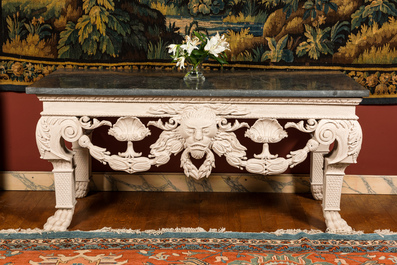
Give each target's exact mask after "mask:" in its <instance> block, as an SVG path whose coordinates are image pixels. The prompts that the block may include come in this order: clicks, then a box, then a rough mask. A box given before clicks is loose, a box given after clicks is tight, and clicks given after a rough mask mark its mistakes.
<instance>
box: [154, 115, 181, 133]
mask: <svg viewBox="0 0 397 265" xmlns="http://www.w3.org/2000/svg"><path fill="white" fill-rule="evenodd" d="M147 125H148V126H150V125H152V126H155V127H157V128H160V129H162V130H164V131H171V130H174V129H175V128H176V127H178V122H176V121H175V119H173V118H170V119H169V121H168V122H166V123H165V124H164V123H163V121H162V120H161V119H158V120H157V121H149V122H148V124H147Z"/></svg>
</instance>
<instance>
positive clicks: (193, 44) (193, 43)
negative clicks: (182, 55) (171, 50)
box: [181, 36, 200, 56]
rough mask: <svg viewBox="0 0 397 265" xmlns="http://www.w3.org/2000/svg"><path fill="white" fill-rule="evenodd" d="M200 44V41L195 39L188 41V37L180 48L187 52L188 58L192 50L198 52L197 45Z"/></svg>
mask: <svg viewBox="0 0 397 265" xmlns="http://www.w3.org/2000/svg"><path fill="white" fill-rule="evenodd" d="M199 44H200V40H199V38H197V37H194V38H193V39H190V37H189V36H186V43H185V44H182V45H181V48H182V49H183V50H184V51H186V52H187V54H188V56H190V54H191V53H192V51H193V50H198V49H199V48H198V45H199Z"/></svg>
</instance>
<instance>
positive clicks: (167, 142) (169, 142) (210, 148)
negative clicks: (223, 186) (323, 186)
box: [36, 105, 362, 179]
mask: <svg viewBox="0 0 397 265" xmlns="http://www.w3.org/2000/svg"><path fill="white" fill-rule="evenodd" d="M158 111H160V112H164V111H171V112H173V114H174V115H172V117H171V118H169V119H168V121H166V122H164V121H163V120H161V119H159V120H157V121H150V122H149V123H148V125H147V126H154V127H157V128H159V129H161V130H162V133H161V134H160V136H159V138H158V139H157V141H156V142H155V143H154V144H152V145H151V146H150V154H149V156H148V157H144V156H142V153H139V152H136V151H135V150H134V145H133V143H134V142H135V141H141V140H143V139H144V138H145V137H147V136H148V135H150V134H151V132H150V130H149V128H148V127H146V126H145V125H144V124H143V123H142V122H141V121H140V120H139V119H138V118H136V117H121V118H119V119H118V120H117V122H116V123H115V124H112V123H111V122H109V121H106V120H103V121H99V120H97V119H95V118H94V119H91V118H89V117H81V118H80V119H79V120H78V119H77V118H61V117H43V118H42V119H41V120H40V122H39V126H38V128H37V132H36V134H37V136H38V137H37V141H38V146H39V149H40V152H41V154H42V157H44V156H46V157H47V159H49V156H51V157H54V158H53V159H65V160H68V161H70V160H71V157H72V154H71V153H70V152H68V150H67V149H66V148H60V147H59V141H60V139H61V138H63V139H65V140H67V141H72V142H74V141H78V142H79V145H80V146H81V147H85V148H88V149H89V152H90V155H91V156H92V157H94V158H95V159H97V160H98V161H100V162H102V163H104V164H109V166H110V167H111V168H113V169H114V170H118V171H125V172H128V173H135V172H142V171H147V170H149V169H150V168H151V167H152V166H161V165H164V164H166V163H168V162H169V160H170V157H171V156H172V155H176V154H178V153H181V152H182V154H181V167H182V168H183V170H184V172H185V174H186V176H188V177H193V178H195V179H201V178H206V177H208V176H209V175H210V174H211V172H212V169H213V168H214V167H215V155H214V154H216V155H218V156H225V158H226V161H227V162H228V163H229V164H230V165H232V166H234V167H236V168H239V169H246V170H247V171H248V172H251V173H255V174H263V175H270V174H281V173H283V172H284V171H285V170H286V169H287V168H288V167H294V166H296V165H298V164H299V163H301V162H303V161H304V160H305V159H306V158H307V155H308V153H309V152H311V151H315V150H316V149H317V148H318V146H319V145H320V144H321V145H329V144H331V143H332V142H334V141H336V142H339V143H341V144H337V145H336V148H335V150H334V151H333V152H332V153H331V155H330V157H329V158H328V163H331V164H332V163H338V162H340V161H347V160H349V161H350V162H355V160H356V158H357V155H358V153H359V151H360V147H361V141H362V133H361V128H360V126H359V124H358V122H357V121H351V120H319V121H317V120H314V119H310V120H307V121H300V122H298V123H292V122H289V123H287V124H286V125H285V126H284V128H283V127H282V126H281V125H280V124H279V122H278V121H277V120H276V119H268V118H264V119H259V120H257V121H256V122H255V123H254V124H253V125H252V127H250V128H249V125H248V124H247V123H240V122H239V121H237V120H235V121H234V123H231V122H230V121H228V120H227V119H225V118H224V116H223V115H221V114H224V113H225V112H228V113H232V112H233V109H231V108H230V107H229V108H226V107H222V106H213V107H211V108H209V107H208V106H195V105H189V106H184V107H183V108H182V107H181V108H172V109H169V107H167V108H164V109H161V110H158ZM240 111H241V110H236V111H234V113H237V112H240ZM101 126H109V127H110V128H109V130H108V133H109V135H111V136H113V137H115V138H116V139H117V140H118V141H125V142H127V148H126V151H125V152H120V153H118V154H117V155H115V154H113V155H112V154H110V152H109V151H107V150H106V149H105V148H102V147H99V146H96V145H94V144H93V143H92V142H91V140H90V138H89V137H88V136H87V135H86V134H88V133H90V132H91V131H93V130H95V129H96V128H98V127H101ZM244 127H245V128H247V129H246V131H245V136H246V137H248V138H250V139H251V140H252V141H254V142H256V143H261V144H262V145H263V147H262V152H261V153H260V154H255V155H254V157H253V158H250V159H248V158H247V156H246V147H244V146H243V145H242V144H241V143H240V142H239V140H238V139H237V136H236V135H235V133H234V131H236V130H239V129H242V128H244ZM288 128H295V129H297V130H300V131H302V132H304V133H311V134H312V135H313V137H312V138H311V139H310V140H308V141H307V143H306V145H305V146H304V147H303V148H301V149H298V150H294V151H291V152H290V153H289V155H287V156H286V157H285V158H283V157H278V155H277V154H272V153H271V151H270V147H269V146H270V144H272V143H277V142H279V141H281V140H282V139H284V138H286V137H288V134H287V131H286V129H288ZM50 130H56V131H57V133H55V134H54V135H57V136H56V137H52V138H51V137H50ZM84 133H85V134H84ZM193 159H196V160H197V159H203V162H202V164H201V166H199V168H197V167H196V166H195V164H194V163H193Z"/></svg>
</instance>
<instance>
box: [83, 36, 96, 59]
mask: <svg viewBox="0 0 397 265" xmlns="http://www.w3.org/2000/svg"><path fill="white" fill-rule="evenodd" d="M81 48H82V49H83V51H84V52H85V53H87V54H88V55H89V56H91V55H95V54H96V52H97V48H98V43H97V42H96V41H94V40H92V39H87V40H86V41H84V43H83V45H82V46H81Z"/></svg>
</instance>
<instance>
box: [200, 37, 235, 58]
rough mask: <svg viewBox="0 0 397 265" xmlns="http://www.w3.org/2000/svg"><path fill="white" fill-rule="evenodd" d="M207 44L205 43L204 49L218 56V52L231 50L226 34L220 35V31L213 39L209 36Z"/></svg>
mask: <svg viewBox="0 0 397 265" xmlns="http://www.w3.org/2000/svg"><path fill="white" fill-rule="evenodd" d="M207 40H208V41H207V45H205V47H204V50H206V51H208V52H209V53H210V54H212V55H214V56H215V57H218V54H220V53H222V52H224V51H225V50H230V48H229V43H228V42H227V41H226V36H225V35H222V37H221V36H219V32H217V33H216V35H215V36H212V37H211V39H208V38H207Z"/></svg>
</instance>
